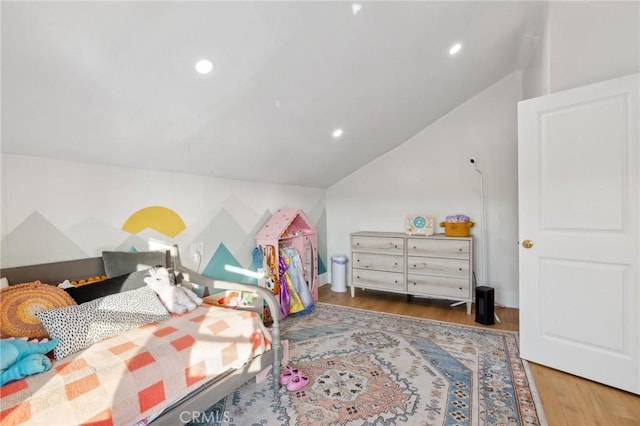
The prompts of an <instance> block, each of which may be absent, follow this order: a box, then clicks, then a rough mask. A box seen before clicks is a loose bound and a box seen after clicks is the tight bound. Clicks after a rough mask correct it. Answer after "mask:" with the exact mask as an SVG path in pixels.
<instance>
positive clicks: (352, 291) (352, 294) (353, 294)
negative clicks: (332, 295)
mask: <svg viewBox="0 0 640 426" xmlns="http://www.w3.org/2000/svg"><path fill="white" fill-rule="evenodd" d="M355 290H356V288H355V287H354V286H351V297H356V292H355Z"/></svg>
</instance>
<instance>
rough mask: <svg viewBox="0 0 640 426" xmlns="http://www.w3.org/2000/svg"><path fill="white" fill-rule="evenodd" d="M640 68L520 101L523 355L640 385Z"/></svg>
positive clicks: (634, 388)
mask: <svg viewBox="0 0 640 426" xmlns="http://www.w3.org/2000/svg"><path fill="white" fill-rule="evenodd" d="M638 80H639V75H638V74H635V75H631V76H628V77H623V78H618V79H615V80H609V81H605V82H601V83H597V84H592V85H589V86H584V87H580V88H577V89H572V90H567V91H564V92H559V93H554V94H551V95H548V96H543V97H540V98H535V99H530V100H526V101H522V102H520V103H519V104H518V178H519V182H518V187H519V193H518V197H519V211H520V213H519V220H520V224H519V226H520V231H519V238H520V253H519V255H520V336H521V356H522V357H523V358H525V359H527V360H530V361H532V362H536V363H539V364H543V365H546V366H549V367H552V368H556V369H559V370H563V371H566V372H569V373H572V374H574V375H577V376H581V377H585V378H587V379H590V380H593V381H596V382H600V383H604V384H607V385H610V386H614V387H616V388H620V389H624V390H627V391H630V392H633V393H636V394H640V348H639V346H640V273H639V264H640V249H639V247H640V214H639V211H640V196H639V193H640V173H639V167H640V165H639V163H640V146H639V142H638V120H639V118H638V117H639V114H640V111H639V108H638V104H639V102H640V101H639V96H638V92H639V90H640V89H639V86H638ZM528 242H531V244H532V246H531V247H530V248H525V246H529V244H528Z"/></svg>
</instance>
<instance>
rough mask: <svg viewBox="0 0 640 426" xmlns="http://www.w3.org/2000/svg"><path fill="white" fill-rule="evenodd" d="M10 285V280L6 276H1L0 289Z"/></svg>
mask: <svg viewBox="0 0 640 426" xmlns="http://www.w3.org/2000/svg"><path fill="white" fill-rule="evenodd" d="M7 287H9V280H8V279H6V278H4V277H3V278H0V289H3V288H7Z"/></svg>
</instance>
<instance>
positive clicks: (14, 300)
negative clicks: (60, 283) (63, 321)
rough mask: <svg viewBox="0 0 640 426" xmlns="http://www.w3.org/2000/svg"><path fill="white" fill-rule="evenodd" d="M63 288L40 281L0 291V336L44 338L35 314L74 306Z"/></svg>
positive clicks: (43, 332)
mask: <svg viewBox="0 0 640 426" xmlns="http://www.w3.org/2000/svg"><path fill="white" fill-rule="evenodd" d="M75 304H76V302H75V301H74V300H73V299H72V298H71V296H69V295H68V294H67V293H66V292H65V291H64V290H63V289H61V288H57V287H56V286H53V285H48V284H42V283H41V282H40V281H34V282H32V283H23V284H17V285H13V286H9V287H7V288H3V289H2V290H0V335H2V337H27V338H30V339H41V338H43V337H48V335H47V331H46V330H45V329H44V327H42V324H40V320H39V319H38V318H37V317H36V316H35V313H37V312H38V311H41V310H45V309H54V308H60V307H63V306H69V305H75Z"/></svg>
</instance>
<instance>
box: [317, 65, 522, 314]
mask: <svg viewBox="0 0 640 426" xmlns="http://www.w3.org/2000/svg"><path fill="white" fill-rule="evenodd" d="M521 87H522V79H521V75H520V73H514V74H512V75H509V76H508V77H506V78H504V79H503V80H501V81H499V82H497V83H495V84H494V85H493V86H491V87H489V88H488V89H486V90H485V91H483V92H482V93H480V94H478V95H476V96H475V97H474V98H472V99H470V100H469V101H467V102H466V103H464V104H462V105H460V106H459V107H458V108H456V109H455V110H453V111H451V112H450V113H449V114H447V115H446V116H444V117H443V118H441V119H440V120H439V121H437V122H436V123H434V124H432V125H431V126H429V127H427V128H425V129H424V130H422V131H421V132H420V133H418V134H417V135H415V136H414V137H412V138H411V139H409V140H408V141H406V142H405V143H403V144H402V145H401V146H399V147H398V148H396V149H394V150H392V151H390V152H388V153H387V154H385V155H382V156H381V157H378V158H377V159H375V160H374V161H372V162H371V163H369V164H367V165H366V166H364V167H362V168H361V169H360V170H358V171H356V172H355V173H353V174H351V175H350V176H348V177H346V178H345V179H343V180H342V181H340V182H338V183H337V184H335V185H333V186H331V187H330V188H329V189H328V190H327V201H326V202H327V224H328V226H327V229H328V231H327V247H328V254H327V256H328V257H329V258H330V257H331V256H332V255H335V254H349V257H350V242H349V238H350V233H351V232H355V231H363V230H370V231H399V232H403V231H404V221H405V218H406V216H407V215H408V214H416V213H423V214H431V215H435V216H436V220H437V221H440V220H443V219H444V217H445V216H447V215H450V214H457V213H463V214H467V215H468V216H470V217H471V218H472V220H474V221H475V222H476V226H474V228H472V234H473V235H474V237H475V238H474V241H475V247H474V252H475V253H474V256H475V263H476V264H475V273H476V276H477V277H478V284H479V285H490V286H492V287H495V289H496V301H497V302H498V303H501V304H504V305H507V306H517V303H518V246H517V242H518V236H517V231H518V211H517V207H518V198H517V168H516V165H517V139H516V137H517V128H516V123H517V121H516V103H517V102H518V101H519V100H520V99H521ZM398 119H401V117H398ZM472 156H473V157H475V158H476V159H477V160H478V164H479V167H480V169H481V170H482V171H483V173H484V176H485V197H486V204H487V222H488V227H487V234H488V238H487V240H488V241H487V243H488V244H487V249H488V250H487V251H488V253H489V256H488V260H489V268H488V282H487V283H483V282H481V278H482V264H483V258H482V253H481V246H482V243H481V240H480V235H481V232H482V231H481V228H482V226H483V225H484V224H482V223H481V220H480V219H481V203H480V177H479V175H478V174H477V173H476V172H475V170H474V168H473V167H472V166H471V164H470V163H469V158H470V157H472ZM438 232H442V230H441V229H440V228H439V230H438ZM329 269H330V267H329ZM349 282H350V278H349Z"/></svg>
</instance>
